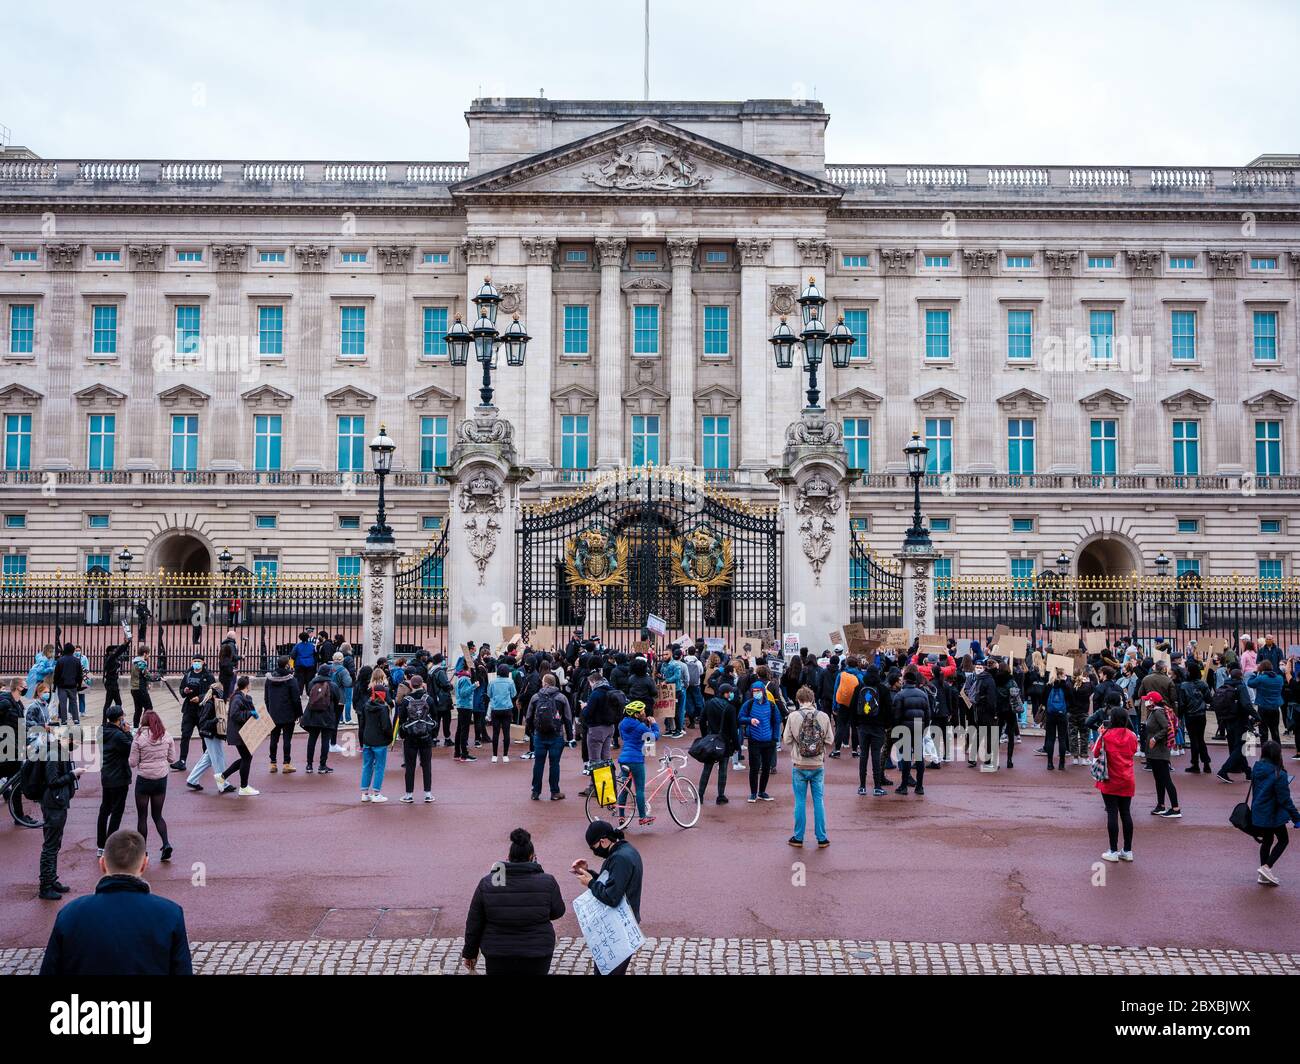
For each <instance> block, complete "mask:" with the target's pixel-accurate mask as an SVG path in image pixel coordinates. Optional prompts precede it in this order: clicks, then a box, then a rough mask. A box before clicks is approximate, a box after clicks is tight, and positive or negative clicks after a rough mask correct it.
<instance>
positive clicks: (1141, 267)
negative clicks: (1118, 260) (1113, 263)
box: [1124, 248, 1160, 277]
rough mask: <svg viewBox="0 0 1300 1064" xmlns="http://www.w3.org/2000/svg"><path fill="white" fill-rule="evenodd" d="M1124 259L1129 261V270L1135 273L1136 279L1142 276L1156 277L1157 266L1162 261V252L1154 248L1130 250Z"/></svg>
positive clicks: (1125, 253) (1126, 252)
mask: <svg viewBox="0 0 1300 1064" xmlns="http://www.w3.org/2000/svg"><path fill="white" fill-rule="evenodd" d="M1124 258H1125V259H1127V260H1128V266H1129V269H1130V270H1132V271H1133V276H1134V277H1138V276H1140V275H1141V274H1147V275H1148V276H1154V275H1155V272H1156V264H1157V263H1158V262H1159V261H1160V252H1158V251H1156V250H1155V249H1154V248H1130V249H1129V250H1128V251H1125V252H1124Z"/></svg>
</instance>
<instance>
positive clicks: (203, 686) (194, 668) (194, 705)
mask: <svg viewBox="0 0 1300 1064" xmlns="http://www.w3.org/2000/svg"><path fill="white" fill-rule="evenodd" d="M216 682H217V680H216V677H215V676H213V675H212V673H211V672H209V671H208V667H207V665H206V664H204V661H203V655H201V654H197V653H196V654H195V655H194V657H193V658H192V659H191V660H190V668H189V671H188V672H187V673H186V674H185V675H184V676H183V677H181V689H180V696H181V743H180V756H179V757H178V758H177V759H176V761H175V763H174V764H173V765H172V766H171V767H172V769H173V770H175V771H176V772H184V771H185V769H186V768H187V767H188V760H189V756H190V738H191V737H192V736H193V734H194V731H195V729H196V728H197V727H198V726H199V703H200V702H202V701H203V699H204V696H205V695H207V693H208V691H209V690H210V689H211V688H212V685H213V684H215V683H216Z"/></svg>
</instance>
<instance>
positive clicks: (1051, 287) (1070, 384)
mask: <svg viewBox="0 0 1300 1064" xmlns="http://www.w3.org/2000/svg"><path fill="white" fill-rule="evenodd" d="M1043 258H1044V259H1045V260H1046V262H1047V268H1048V270H1049V271H1050V272H1049V275H1048V281H1047V307H1048V310H1047V313H1048V317H1049V319H1050V322H1051V325H1050V333H1051V336H1052V338H1053V343H1054V344H1057V345H1059V350H1057V351H1054V352H1048V351H1046V350H1045V351H1044V353H1043V356H1044V357H1043V361H1044V364H1045V366H1044V368H1045V369H1047V370H1052V372H1046V373H1044V374H1043V376H1044V377H1046V378H1047V381H1046V383H1047V389H1046V390H1047V399H1048V410H1050V411H1051V412H1052V413H1053V414H1054V415H1055V416H1054V418H1053V420H1054V422H1055V424H1054V425H1053V426H1051V427H1050V428H1049V427H1048V426H1047V425H1040V426H1039V430H1038V431H1039V434H1040V435H1042V434H1043V433H1044V432H1046V434H1047V455H1046V457H1047V466H1046V468H1045V469H1044V470H1043V472H1045V473H1068V472H1073V471H1076V470H1077V469H1078V468H1079V455H1078V445H1077V441H1076V440H1075V439H1074V438H1072V437H1071V436H1070V434H1069V433H1068V432H1061V431H1057V430H1058V429H1059V427H1060V426H1061V425H1064V424H1069V423H1070V420H1071V418H1070V417H1068V416H1067V415H1066V411H1068V410H1069V409H1070V408H1071V406H1072V405H1074V402H1075V388H1076V387H1077V386H1078V383H1079V381H1078V374H1076V373H1075V372H1074V370H1073V366H1074V365H1075V364H1076V360H1077V358H1078V351H1077V349H1076V347H1075V342H1076V340H1077V339H1078V336H1077V334H1076V332H1075V328H1074V319H1075V309H1074V264H1075V263H1076V262H1077V261H1078V259H1079V253H1078V252H1077V251H1053V250H1049V251H1046V252H1044V253H1043ZM1086 335H1087V333H1086V332H1085V333H1084V336H1086ZM1089 357H1090V356H1089ZM1049 358H1050V359H1052V360H1055V362H1056V364H1055V365H1054V366H1053V365H1048V364H1047V363H1048V361H1049ZM995 453H997V454H999V456H1000V457H999V468H1001V462H1004V461H1005V460H1006V448H1005V447H1003V448H1002V450H1001V451H998V452H995ZM1036 457H1038V456H1036Z"/></svg>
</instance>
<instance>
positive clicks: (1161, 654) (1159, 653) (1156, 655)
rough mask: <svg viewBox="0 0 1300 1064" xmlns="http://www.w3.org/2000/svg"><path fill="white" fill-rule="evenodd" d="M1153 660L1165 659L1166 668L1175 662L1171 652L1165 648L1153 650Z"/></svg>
mask: <svg viewBox="0 0 1300 1064" xmlns="http://www.w3.org/2000/svg"><path fill="white" fill-rule="evenodd" d="M1151 660H1152V661H1153V662H1158V661H1163V662H1164V663H1165V668H1166V669H1167V668H1169V666H1170V665H1172V664H1173V662H1172V661H1171V660H1170V659H1169V654H1168V653H1167V652H1166V651H1164V650H1155V651H1152V652H1151Z"/></svg>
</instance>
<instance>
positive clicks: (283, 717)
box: [263, 656, 316, 776]
mask: <svg viewBox="0 0 1300 1064" xmlns="http://www.w3.org/2000/svg"><path fill="white" fill-rule="evenodd" d="M313 660H314V659H313ZM302 671H303V669H302V666H301V665H299V666H297V672H298V673H301V672H302ZM315 673H316V670H315V668H313V669H312V670H311V672H310V673H308V674H307V682H308V683H310V682H311V680H312V677H313V676H314V675H315ZM263 697H264V698H265V699H266V711H267V713H269V714H270V715H271V720H272V722H273V723H274V724H275V727H274V728H273V729H272V730H271V768H270V771H271V772H276V771H279V770H278V769H277V766H276V760H275V758H276V748H277V747H278V745H279V742H280V739H281V738H282V737H283V739H284V774H285V775H286V776H288V775H290V774H291V773H294V772H297V771H298V770H297V769H296V768H294V767H293V731H294V727H295V726H296V725H297V723H298V719H299V718H300V717H301V716H302V687H301V686H300V681H299V679H298V676H297V675H295V670H294V668H291V667H290V662H289V659H288V658H287V657H284V656H281V657H280V658H278V659H277V660H276V663H275V668H274V669H273V670H272V671H271V672H270V673H268V674H267V677H266V688H265V691H264V692H263Z"/></svg>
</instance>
